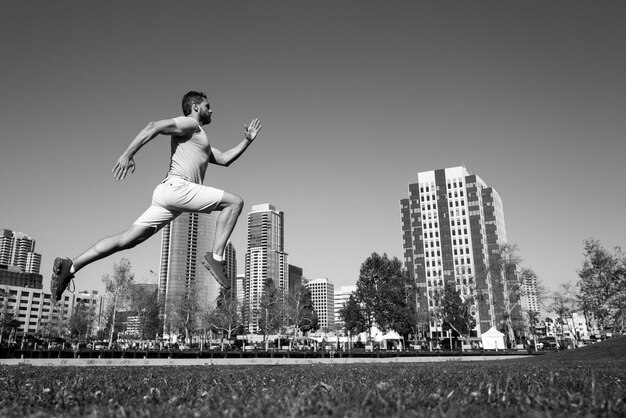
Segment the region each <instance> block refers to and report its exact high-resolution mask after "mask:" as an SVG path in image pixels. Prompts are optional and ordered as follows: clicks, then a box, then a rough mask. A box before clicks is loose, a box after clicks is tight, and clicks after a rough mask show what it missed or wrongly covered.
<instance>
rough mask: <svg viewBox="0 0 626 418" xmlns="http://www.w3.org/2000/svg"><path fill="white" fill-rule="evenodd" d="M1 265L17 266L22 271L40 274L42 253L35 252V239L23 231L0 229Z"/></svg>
mask: <svg viewBox="0 0 626 418" xmlns="http://www.w3.org/2000/svg"><path fill="white" fill-rule="evenodd" d="M0 265H5V266H16V267H19V269H20V271H22V272H25V273H34V274H39V270H40V268H41V254H38V253H36V252H35V240H34V239H33V238H31V237H29V236H28V235H26V234H23V233H21V232H13V231H11V230H9V229H0Z"/></svg>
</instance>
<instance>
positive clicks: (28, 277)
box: [0, 265, 43, 289]
mask: <svg viewBox="0 0 626 418" xmlns="http://www.w3.org/2000/svg"><path fill="white" fill-rule="evenodd" d="M0 286H16V287H28V288H31V289H41V288H43V276H42V275H41V274H36V273H25V272H23V271H22V270H21V269H20V268H19V267H17V266H6V265H0Z"/></svg>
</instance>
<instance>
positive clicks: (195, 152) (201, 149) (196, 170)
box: [167, 116, 211, 184]
mask: <svg viewBox="0 0 626 418" xmlns="http://www.w3.org/2000/svg"><path fill="white" fill-rule="evenodd" d="M185 119H191V120H192V121H193V122H194V123H195V124H196V125H198V122H197V121H196V120H195V119H193V118H190V117H187V116H179V117H176V118H174V122H175V123H176V125H177V126H178V125H179V122H181V121H183V120H185ZM171 144H172V154H171V159H170V169H169V171H168V173H167V177H169V176H176V177H181V178H183V179H185V180H187V181H190V182H192V183H197V184H202V182H203V181H204V174H205V172H206V169H207V166H208V165H209V157H210V155H211V145H210V144H209V138H208V137H207V135H206V133H205V132H204V130H203V129H202V127H201V126H200V125H198V128H197V129H196V131H195V132H194V133H193V134H192V135H191V136H186V137H184V136H172V142H171Z"/></svg>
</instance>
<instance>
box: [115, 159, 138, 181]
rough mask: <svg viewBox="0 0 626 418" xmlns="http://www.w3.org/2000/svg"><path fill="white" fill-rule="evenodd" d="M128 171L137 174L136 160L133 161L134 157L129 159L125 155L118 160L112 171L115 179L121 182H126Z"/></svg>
mask: <svg viewBox="0 0 626 418" xmlns="http://www.w3.org/2000/svg"><path fill="white" fill-rule="evenodd" d="M128 170H130V172H131V173H134V172H135V160H133V159H132V157H130V158H129V157H127V156H125V155H122V156H121V157H120V158H118V160H117V163H115V166H114V167H113V170H111V171H113V177H115V179H116V180H117V181H119V180H124V177H126V174H127V173H128Z"/></svg>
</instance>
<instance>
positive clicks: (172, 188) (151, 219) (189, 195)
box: [134, 177, 224, 231]
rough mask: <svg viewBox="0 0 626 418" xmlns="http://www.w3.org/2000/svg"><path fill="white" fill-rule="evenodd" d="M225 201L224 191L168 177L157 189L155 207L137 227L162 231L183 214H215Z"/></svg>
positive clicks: (138, 222)
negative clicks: (223, 200)
mask: <svg viewBox="0 0 626 418" xmlns="http://www.w3.org/2000/svg"><path fill="white" fill-rule="evenodd" d="M223 197H224V191H223V190H220V189H216V188H213V187H208V186H203V185H201V184H196V183H191V182H189V181H187V180H185V179H182V178H180V177H168V178H166V179H165V180H163V183H161V184H159V185H158V186H157V187H156V188H155V189H154V193H153V194H152V205H151V206H150V207H149V208H148V209H147V210H146V211H145V212H144V213H143V214H142V215H141V216H140V217H139V218H138V219H137V220H136V221H135V222H134V225H142V226H149V227H154V228H156V231H158V230H159V229H161V228H163V227H164V226H165V225H167V224H168V223H169V222H171V221H172V220H173V219H174V218H176V217H177V216H178V215H180V214H181V213H183V212H202V213H211V212H212V211H213V210H215V208H216V207H217V206H218V205H219V204H220V202H221V201H222V198H223Z"/></svg>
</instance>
